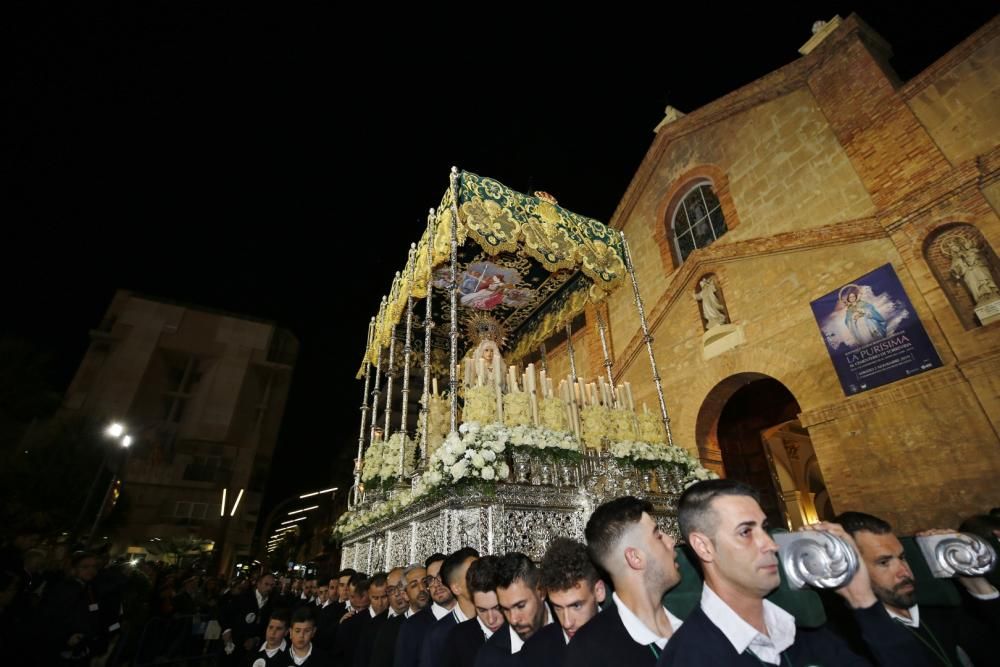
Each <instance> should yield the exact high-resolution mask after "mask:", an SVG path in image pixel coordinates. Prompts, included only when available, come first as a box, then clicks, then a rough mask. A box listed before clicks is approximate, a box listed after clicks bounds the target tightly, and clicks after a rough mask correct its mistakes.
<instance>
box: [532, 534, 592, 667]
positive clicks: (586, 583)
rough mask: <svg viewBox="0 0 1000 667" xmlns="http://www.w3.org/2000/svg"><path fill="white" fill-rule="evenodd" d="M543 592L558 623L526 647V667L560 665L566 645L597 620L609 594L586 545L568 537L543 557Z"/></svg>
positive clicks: (558, 542)
mask: <svg viewBox="0 0 1000 667" xmlns="http://www.w3.org/2000/svg"><path fill="white" fill-rule="evenodd" d="M541 570H542V588H544V589H545V594H546V595H547V596H548V600H549V607H551V609H552V611H553V612H554V613H555V616H556V619H557V620H558V623H552V624H551V625H546V626H545V627H544V628H542V629H541V630H539V631H538V632H536V633H535V634H534V636H533V637H532V638H531V639H529V640H528V641H526V642H525V643H524V648H523V649H522V651H521V663H522V664H523V665H525V667H548V666H549V665H561V664H563V662H565V660H566V645H567V644H569V642H570V640H571V639H573V637H574V636H575V635H576V633H577V631H579V630H580V628H582V627H583V626H584V625H586V624H587V622H588V621H589V620H590V619H592V618H593V617H594V616H597V614H598V612H599V611H600V610H601V608H600V605H601V603H602V602H604V600H605V596H606V595H607V592H606V591H605V587H604V582H603V581H601V577H600V575H599V574H598V573H597V568H595V567H594V563H593V562H592V561H591V560H590V554H588V553H587V547H586V545H584V544H582V543H580V542H577V541H576V540H571V539H569V538H566V537H557V538H556V539H554V540H552V542H551V543H549V548H548V549H547V550H546V551H545V556H543V557H542V565H541Z"/></svg>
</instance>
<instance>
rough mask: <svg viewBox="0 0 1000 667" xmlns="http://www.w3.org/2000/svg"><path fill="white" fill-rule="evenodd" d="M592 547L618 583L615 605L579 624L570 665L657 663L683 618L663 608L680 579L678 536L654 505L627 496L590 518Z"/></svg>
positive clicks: (589, 546)
mask: <svg viewBox="0 0 1000 667" xmlns="http://www.w3.org/2000/svg"><path fill="white" fill-rule="evenodd" d="M586 536H587V550H588V552H589V553H590V556H591V559H592V560H593V561H594V562H595V563H596V564H597V565H599V566H600V567H601V568H602V569H603V570H604V571H605V572H607V573H608V576H610V577H611V581H612V583H613V584H614V588H615V592H614V594H613V595H612V600H613V602H612V604H610V605H609V606H608V607H607V608H606V609H605V610H604V611H602V612H601V613H600V614H597V615H596V616H594V617H593V618H592V619H590V621H588V622H587V624H586V625H584V626H583V627H582V628H579V629H578V630H577V632H576V633H575V635H574V636H573V640H572V641H571V642H570V643H569V646H568V647H567V653H566V664H571V665H574V667H581V666H584V667H597V666H601V667H605V666H607V667H612V666H614V667H617V666H618V665H637V666H639V667H642V666H649V667H652V665H654V664H656V661H657V659H658V658H659V656H660V653H661V652H662V651H663V648H664V646H666V645H667V641H668V640H669V639H670V637H671V636H672V635H673V634H674V632H675V631H676V630H677V628H678V627H680V624H681V620H680V619H679V618H677V617H676V616H674V615H673V614H671V613H670V612H669V611H667V609H666V607H664V606H663V604H662V600H663V596H664V594H666V592H667V591H668V590H670V589H671V588H673V587H674V586H676V585H677V584H678V582H680V578H681V575H680V572H679V571H678V569H677V563H676V560H675V554H674V541H673V539H672V538H671V537H670V536H669V535H667V534H666V533H664V532H663V531H661V530H660V527H659V526H658V525H657V524H656V521H655V520H654V519H653V506H652V505H651V504H650V503H649V502H648V501H645V500H639V499H638V498H633V497H632V496H624V497H622V498H616V499H614V500H610V501H608V502H606V503H604V504H603V505H601V506H600V507H598V508H597V509H596V510H595V511H594V513H593V514H592V515H591V516H590V520H589V521H587V528H586Z"/></svg>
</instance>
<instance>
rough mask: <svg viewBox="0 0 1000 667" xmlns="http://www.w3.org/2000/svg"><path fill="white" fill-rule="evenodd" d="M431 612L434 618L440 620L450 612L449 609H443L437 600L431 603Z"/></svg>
mask: <svg viewBox="0 0 1000 667" xmlns="http://www.w3.org/2000/svg"><path fill="white" fill-rule="evenodd" d="M431 613H432V614H434V619H435V620H437V621H440V620H441V619H442V618H444V617H445V616H447V615H448V614H450V613H451V609H445V608H444V607H442V606H441V605H439V604H438V603H437V602H435V603H434V604H432V605H431Z"/></svg>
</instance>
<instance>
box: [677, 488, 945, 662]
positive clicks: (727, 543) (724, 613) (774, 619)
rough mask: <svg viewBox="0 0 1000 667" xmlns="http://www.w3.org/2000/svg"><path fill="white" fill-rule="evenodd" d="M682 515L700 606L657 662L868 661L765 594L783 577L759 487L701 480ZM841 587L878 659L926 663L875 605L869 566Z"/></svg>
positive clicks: (836, 529) (837, 531) (831, 527)
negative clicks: (700, 579)
mask: <svg viewBox="0 0 1000 667" xmlns="http://www.w3.org/2000/svg"><path fill="white" fill-rule="evenodd" d="M677 517H678V522H679V524H680V528H681V533H682V534H683V535H684V537H685V539H686V540H687V542H688V544H689V545H690V547H691V549H692V550H693V551H694V553H695V554H696V555H697V557H698V560H699V561H700V563H701V568H702V572H703V573H704V577H705V585H704V588H703V589H702V598H701V605H700V606H699V607H698V608H697V609H695V610H694V611H693V612H691V614H690V615H689V616H688V617H687V618H686V619H685V620H684V626H683V627H682V628H681V629H680V630H679V631H678V632H677V633H676V634H675V636H674V637H673V639H671V641H670V643H669V644H668V645H667V648H666V650H665V651H664V652H663V655H662V657H661V658H660V661H659V665H661V666H663V665H688V664H704V665H713V666H718V667H728V666H730V665H732V666H737V665H745V666H747V667H750V666H751V665H753V666H759V665H782V666H783V667H784V666H787V665H795V666H801V665H837V666H838V667H841V666H844V667H861V666H862V665H869V664H870V663H869V662H868V661H867V660H865V659H864V658H862V657H860V656H858V655H856V654H855V653H852V652H851V650H850V649H849V648H848V646H847V644H846V643H845V642H844V641H843V640H841V639H840V638H838V637H836V636H835V635H834V634H833V633H831V632H829V631H828V630H827V629H826V628H825V627H821V628H817V629H811V630H802V631H799V629H798V628H797V627H796V625H795V618H794V617H793V616H792V615H791V614H789V613H787V612H786V611H784V610H783V609H781V608H780V607H778V606H777V605H775V604H773V603H771V602H770V601H769V600H765V599H764V598H765V596H767V595H768V594H769V593H771V592H772V591H773V590H775V589H776V588H777V587H778V585H779V583H780V575H779V573H778V546H777V544H775V542H774V540H772V539H771V536H770V535H769V534H768V532H767V528H768V526H767V518H766V515H765V514H764V511H763V510H762V509H761V507H760V500H759V495H758V494H757V492H756V491H755V490H754V489H752V488H750V487H749V486H747V485H745V484H743V483H741V482H737V481H734V480H728V479H714V480H707V481H702V482H697V483H696V484H694V485H692V486H691V487H689V488H688V489H687V490H686V491H685V492H684V493H683V494H682V495H681V498H680V501H679V503H678V509H677ZM813 529H816V530H822V531H826V532H829V533H831V534H834V535H837V536H838V537H840V538H842V539H844V540H845V541H846V542H848V543H849V544H850V543H852V540H851V536H850V535H848V534H847V533H846V532H845V531H844V530H843V528H841V527H840V526H839V525H836V524H828V523H821V524H817V525H816V526H814V527H813ZM836 592H837V593H838V594H839V595H840V596H841V597H843V598H844V600H845V601H846V602H847V603H848V605H849V606H850V607H851V609H852V610H853V612H852V613H853V615H854V617H855V619H856V620H857V621H858V623H859V625H860V626H861V628H862V634H863V636H864V640H865V642H866V643H867V644H868V646H869V648H870V649H871V651H872V654H873V655H874V656H875V658H876V660H877V661H878V664H880V665H883V666H886V665H900V666H902V665H906V666H907V667H915V666H916V665H926V664H927V663H926V661H924V660H922V659H921V658H920V657H919V656H914V655H913V652H912V651H909V650H907V649H906V643H907V638H906V637H905V636H904V635H903V634H902V633H900V632H899V630H898V629H897V628H894V627H893V624H892V621H891V620H889V617H888V615H887V614H886V613H885V610H884V609H882V608H881V606H880V605H879V604H878V601H877V600H876V598H875V594H874V593H873V592H872V588H871V582H870V580H869V577H868V572H867V570H866V569H865V567H864V564H862V565H861V567H859V569H858V572H857V573H856V574H855V575H854V577H852V578H851V580H850V581H849V582H848V583H847V584H846V585H845V586H843V587H842V588H839V589H837V591H836Z"/></svg>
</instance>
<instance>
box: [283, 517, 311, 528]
mask: <svg viewBox="0 0 1000 667" xmlns="http://www.w3.org/2000/svg"><path fill="white" fill-rule="evenodd" d="M308 518H309V517H307V516H300V517H298V518H296V519H289V520H288V521H282V522H281V525H282V526H285V525H288V524H290V523H295V522H296V521H305V520H306V519H308Z"/></svg>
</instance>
